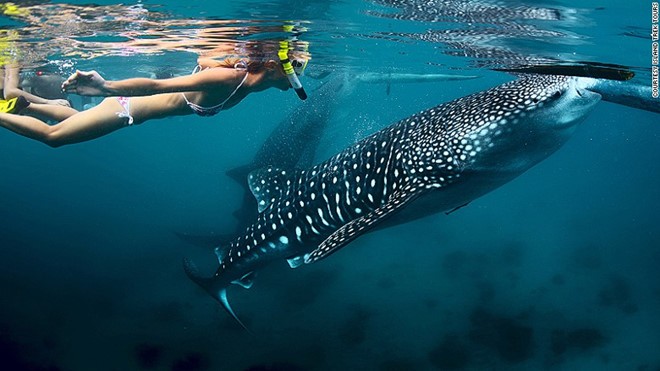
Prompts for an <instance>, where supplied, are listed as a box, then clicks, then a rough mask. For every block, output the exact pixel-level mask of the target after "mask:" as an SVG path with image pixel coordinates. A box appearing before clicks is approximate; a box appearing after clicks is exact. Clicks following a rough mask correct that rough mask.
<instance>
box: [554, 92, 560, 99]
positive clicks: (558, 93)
mask: <svg viewBox="0 0 660 371" xmlns="http://www.w3.org/2000/svg"><path fill="white" fill-rule="evenodd" d="M559 97H561V92H560V91H557V92H555V93H554V94H552V98H554V99H557V98H559Z"/></svg>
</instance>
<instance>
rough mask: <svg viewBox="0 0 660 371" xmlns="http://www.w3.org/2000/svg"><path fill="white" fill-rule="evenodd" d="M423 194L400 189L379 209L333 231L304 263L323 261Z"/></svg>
mask: <svg viewBox="0 0 660 371" xmlns="http://www.w3.org/2000/svg"><path fill="white" fill-rule="evenodd" d="M422 193H423V190H422V189H415V188H413V189H410V188H408V189H402V190H401V191H397V192H396V193H394V194H393V195H392V196H391V197H390V198H389V199H388V201H387V203H385V204H384V205H381V206H380V207H378V208H376V209H374V210H373V211H372V212H370V213H368V214H366V215H364V216H362V217H360V218H357V219H353V220H351V221H350V222H349V223H347V224H345V225H343V226H342V227H341V228H339V229H338V230H336V231H335V233H333V234H332V235H330V237H328V238H326V239H325V240H324V241H323V242H321V244H320V245H319V246H318V247H317V248H316V249H315V250H314V251H312V252H311V253H310V254H308V255H306V256H305V263H306V264H310V263H314V262H316V261H318V260H321V259H324V258H326V257H328V256H329V255H331V254H332V253H334V252H336V251H337V250H339V249H341V248H342V247H344V246H346V245H347V244H348V243H349V242H351V241H353V240H354V239H356V238H357V237H358V236H360V235H361V234H363V233H364V232H366V231H367V230H369V229H370V228H372V227H373V226H374V225H376V224H377V223H378V222H380V221H382V220H384V219H385V218H386V217H388V216H390V215H392V214H393V213H395V212H397V211H398V210H400V209H401V208H403V207H404V206H406V205H407V204H408V203H410V202H411V201H413V200H414V199H416V198H417V197H419V196H420V195H421V194H422Z"/></svg>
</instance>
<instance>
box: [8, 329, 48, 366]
mask: <svg viewBox="0 0 660 371" xmlns="http://www.w3.org/2000/svg"><path fill="white" fill-rule="evenodd" d="M27 354H30V356H29V359H28V356H27ZM34 354H35V353H34V352H32V351H28V350H26V349H25V346H23V345H22V344H19V343H17V342H16V341H15V339H14V338H13V336H12V335H11V334H9V333H8V331H5V330H4V329H0V368H2V369H3V370H12V371H60V370H61V368H59V367H57V366H55V365H43V364H38V363H37V362H36V361H35V359H34Z"/></svg>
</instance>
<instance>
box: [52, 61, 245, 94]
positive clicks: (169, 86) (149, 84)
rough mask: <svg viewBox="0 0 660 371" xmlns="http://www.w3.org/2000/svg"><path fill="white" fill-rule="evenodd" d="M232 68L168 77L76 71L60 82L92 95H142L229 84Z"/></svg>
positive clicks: (71, 88)
mask: <svg viewBox="0 0 660 371" xmlns="http://www.w3.org/2000/svg"><path fill="white" fill-rule="evenodd" d="M235 76H236V71H235V70H233V69H230V68H213V69H208V70H204V71H200V72H198V73H196V74H193V75H189V76H181V77H174V78H171V79H162V80H157V79H148V78H143V77H138V78H132V79H126V80H118V81H110V80H106V79H104V78H103V77H101V75H100V74H99V73H98V72H96V71H89V72H83V71H76V73H74V74H73V75H71V77H69V78H68V79H67V80H66V81H65V82H64V83H63V84H62V89H64V91H66V92H67V93H76V94H79V95H93V96H105V97H108V96H129V97H130V96H144V95H153V94H160V93H174V92H186V91H199V90H206V89H210V88H214V87H215V88H217V87H218V85H228V84H231V83H233V80H234V77H235Z"/></svg>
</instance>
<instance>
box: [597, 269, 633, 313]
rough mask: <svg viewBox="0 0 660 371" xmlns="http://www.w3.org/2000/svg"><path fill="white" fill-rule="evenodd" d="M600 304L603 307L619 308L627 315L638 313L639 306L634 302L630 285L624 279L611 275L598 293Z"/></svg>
mask: <svg viewBox="0 0 660 371" xmlns="http://www.w3.org/2000/svg"><path fill="white" fill-rule="evenodd" d="M598 304H599V305H600V306H601V307H614V308H618V309H620V310H621V311H623V312H624V313H626V314H633V313H635V312H637V310H638V308H637V304H635V303H633V301H632V293H631V289H630V284H628V281H626V280H625V279H624V278H623V277H621V276H618V275H611V276H610V277H609V279H608V281H607V282H606V283H605V285H603V287H602V288H601V289H600V291H599V292H598Z"/></svg>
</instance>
